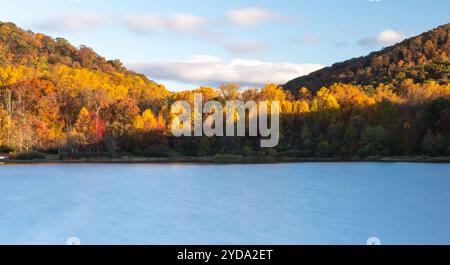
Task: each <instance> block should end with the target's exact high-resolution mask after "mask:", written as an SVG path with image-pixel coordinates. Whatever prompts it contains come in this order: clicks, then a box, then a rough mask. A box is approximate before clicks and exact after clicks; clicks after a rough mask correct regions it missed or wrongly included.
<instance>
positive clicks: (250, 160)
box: [0, 156, 450, 165]
mask: <svg viewBox="0 0 450 265" xmlns="http://www.w3.org/2000/svg"><path fill="white" fill-rule="evenodd" d="M320 162H333V163H349V162H377V163H383V162H384V163H393V162H405V163H450V157H420V156H417V157H381V158H364V159H342V158H317V157H312V158H297V157H241V156H224V157H220V156H219V157H218V156H209V157H170V158H167V157H152V158H150V157H130V158H126V157H124V158H86V159H32V160H17V159H4V160H0V165H1V164H48V163H61V164H84V163H86V164H89V163H92V164H278V163H320Z"/></svg>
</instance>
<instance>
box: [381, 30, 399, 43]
mask: <svg viewBox="0 0 450 265" xmlns="http://www.w3.org/2000/svg"><path fill="white" fill-rule="evenodd" d="M403 38H404V35H403V34H402V33H400V32H398V31H395V30H392V29H385V30H383V31H382V32H380V33H379V34H378V36H377V40H378V41H379V42H381V43H396V42H399V41H401V40H402V39H403Z"/></svg>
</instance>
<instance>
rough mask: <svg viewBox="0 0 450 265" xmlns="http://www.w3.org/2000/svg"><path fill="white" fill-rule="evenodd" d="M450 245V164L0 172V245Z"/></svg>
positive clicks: (6, 168)
mask: <svg viewBox="0 0 450 265" xmlns="http://www.w3.org/2000/svg"><path fill="white" fill-rule="evenodd" d="M73 236H75V237H78V238H79V239H80V240H81V244H365V243H366V240H367V239H368V238H369V237H372V236H376V237H378V238H379V239H380V240H381V243H382V244H450V164H420V163H417V164H414V163H411V164H409V163H294V164H271V165H170V164H167V165H166V164H42V165H0V244H65V243H66V240H67V238H69V237H73Z"/></svg>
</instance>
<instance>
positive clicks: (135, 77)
mask: <svg viewBox="0 0 450 265" xmlns="http://www.w3.org/2000/svg"><path fill="white" fill-rule="evenodd" d="M446 34H447V35H446ZM448 43H449V42H448V25H447V26H444V27H440V28H438V29H436V30H434V31H431V32H429V33H425V34H424V35H422V36H421V37H416V38H412V39H409V40H407V41H405V42H403V43H401V44H399V45H396V46H393V47H391V48H387V49H385V50H383V51H381V52H378V53H374V54H371V55H369V56H368V57H365V58H359V59H354V60H351V61H349V62H345V63H341V64H338V66H333V67H331V68H328V69H325V70H321V71H318V72H316V73H314V74H312V75H310V76H309V77H306V78H303V79H305V80H307V81H308V80H309V82H311V84H313V83H314V86H309V85H308V84H305V83H303V85H307V86H309V87H312V88H315V89H316V90H314V91H309V90H308V89H304V88H303V89H301V93H300V94H299V95H298V97H293V96H292V93H289V92H288V91H286V90H284V89H283V88H282V87H280V86H279V85H277V84H266V85H264V86H263V87H262V88H261V89H260V90H257V89H247V90H245V91H240V88H239V86H238V85H236V84H225V85H222V86H220V87H219V89H216V88H212V87H204V86H201V87H199V88H198V89H195V90H189V91H181V92H176V93H171V92H168V91H167V90H166V89H165V87H164V86H163V85H160V84H157V83H155V82H153V81H151V80H149V79H148V78H146V77H145V76H143V75H141V74H138V73H134V72H132V71H129V70H127V69H126V68H125V67H123V66H122V65H121V63H120V61H118V60H113V61H108V60H106V59H105V58H103V57H101V56H99V55H98V54H97V53H95V52H94V51H93V50H92V49H90V48H87V47H85V46H81V47H80V48H76V47H74V46H73V45H71V44H70V43H69V42H67V41H66V40H64V39H61V38H56V39H53V38H51V37H48V36H45V35H43V34H40V33H33V32H31V31H25V30H22V29H20V28H18V27H16V26H15V25H14V24H12V23H0V153H6V152H7V153H9V157H10V158H15V159H32V158H44V157H47V158H48V157H54V158H55V157H57V158H59V159H86V158H92V157H94V158H95V157H97V158H120V157H158V158H161V157H171V158H175V159H176V158H180V157H192V156H197V157H213V156H214V157H219V158H220V157H230V155H231V157H236V159H237V160H240V159H241V158H242V159H244V160H245V159H247V161H248V158H250V160H252V159H251V158H252V157H256V158H261V157H262V158H265V157H268V158H285V157H292V158H294V159H298V158H313V159H316V158H344V159H360V158H371V157H387V156H415V155H424V156H449V155H450V98H449V95H450V84H449V82H448V61H447V51H448ZM366 64H367V65H369V66H367V67H365V65H366ZM370 65H372V66H370ZM361 69H364V71H362V70H361ZM383 69H384V70H383ZM386 69H387V70H386ZM327 71H328V72H331V71H333V72H334V73H336V74H335V77H334V79H333V78H329V76H327V75H325V74H324V72H327ZM339 71H340V72H339ZM383 71H384V72H387V73H389V75H387V74H386V75H385V74H382V73H383ZM402 72H403V74H402ZM321 73H322V74H323V78H313V77H314V76H317V75H320V74H321ZM337 73H341V74H337ZM336 76H338V77H339V78H337V77H336ZM325 77H328V78H325ZM331 77H333V76H331ZM308 78H309V79H308ZM389 78H390V79H392V78H396V79H399V80H394V79H392V80H391V81H392V82H391V81H389V80H390V79H389ZM436 80H437V81H436ZM319 81H320V82H322V83H321V84H320V83H319ZM336 81H341V82H345V83H357V84H365V83H367V84H370V83H372V82H373V83H374V84H376V85H374V86H373V87H370V86H356V85H352V84H343V83H340V84H332V85H330V86H327V87H323V88H320V90H319V91H317V88H318V87H320V86H321V85H322V84H326V83H328V82H330V83H334V82H336ZM379 81H386V83H388V84H382V83H381V84H377V82H379ZM297 85H298V84H297ZM293 87H295V86H293ZM294 91H295V90H294ZM316 91H317V93H311V92H316ZM195 93H202V95H203V99H204V101H207V100H217V101H220V102H225V101H227V100H233V99H237V98H242V99H243V100H244V101H249V100H253V101H257V102H260V101H279V102H280V115H279V121H280V126H279V136H280V137H279V142H278V145H276V146H274V147H273V148H263V147H261V146H260V137H262V136H261V135H259V136H257V137H254V136H246V137H215V136H213V137H206V136H203V137H189V136H185V137H175V136H173V135H172V132H171V128H172V126H173V122H174V121H175V122H176V121H177V115H175V114H173V113H171V107H172V103H173V102H175V101H177V100H185V101H188V102H190V103H191V104H192V102H193V99H194V94H195ZM206 116H209V115H208V114H205V115H204V117H203V118H204V119H205V118H206ZM240 118H241V117H239V119H236V121H237V120H240ZM243 118H244V119H245V118H248V117H243ZM244 119H243V120H244ZM178 121H179V119H178ZM214 124H215V123H214ZM214 126H215V125H214ZM223 127H224V128H225V127H226V126H223ZM191 130H192V127H191ZM191 132H192V131H191ZM219 135H220V133H219ZM245 156H247V157H248V158H244V157H245Z"/></svg>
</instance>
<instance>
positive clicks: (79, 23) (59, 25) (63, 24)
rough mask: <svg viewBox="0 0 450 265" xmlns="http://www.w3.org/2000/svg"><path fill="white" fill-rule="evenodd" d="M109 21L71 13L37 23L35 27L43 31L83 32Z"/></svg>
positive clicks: (100, 17) (89, 15)
mask: <svg viewBox="0 0 450 265" xmlns="http://www.w3.org/2000/svg"><path fill="white" fill-rule="evenodd" d="M108 20H109V19H108V18H107V17H105V16H102V15H99V14H96V13H83V14H81V13H80V14H78V13H73V14H65V15H60V16H54V17H49V18H47V19H45V20H44V21H42V22H41V23H38V24H37V26H38V28H40V29H43V30H50V31H59V30H70V31H75V30H83V29H88V28H92V27H96V26H99V25H101V24H103V23H106V22H107V21H108Z"/></svg>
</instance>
